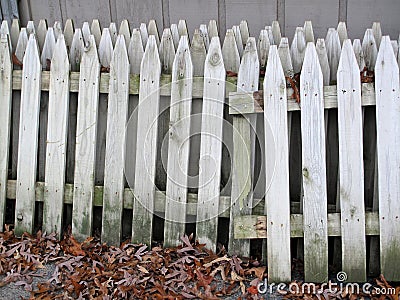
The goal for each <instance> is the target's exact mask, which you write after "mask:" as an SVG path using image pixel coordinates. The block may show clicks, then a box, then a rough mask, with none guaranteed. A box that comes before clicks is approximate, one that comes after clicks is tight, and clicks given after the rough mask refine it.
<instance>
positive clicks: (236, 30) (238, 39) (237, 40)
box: [232, 26, 243, 57]
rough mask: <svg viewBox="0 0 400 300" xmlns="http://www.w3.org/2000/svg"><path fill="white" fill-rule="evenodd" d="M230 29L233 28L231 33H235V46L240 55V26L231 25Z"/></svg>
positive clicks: (241, 44) (241, 46) (241, 51)
mask: <svg viewBox="0 0 400 300" xmlns="http://www.w3.org/2000/svg"><path fill="white" fill-rule="evenodd" d="M232 30H233V33H234V34H235V41H236V47H237V49H238V52H239V56H240V57H242V54H243V40H242V36H241V34H240V28H239V26H233V27H232Z"/></svg>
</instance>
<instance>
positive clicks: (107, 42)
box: [99, 28, 113, 70]
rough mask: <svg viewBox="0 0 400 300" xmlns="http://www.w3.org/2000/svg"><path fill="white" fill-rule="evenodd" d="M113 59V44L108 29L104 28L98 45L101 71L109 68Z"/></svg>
mask: <svg viewBox="0 0 400 300" xmlns="http://www.w3.org/2000/svg"><path fill="white" fill-rule="evenodd" d="M112 57H113V44H112V38H111V34H110V30H109V28H104V29H103V33H102V35H101V39H100V43H99V61H100V65H101V66H102V67H103V69H105V70H107V69H109V68H110V63H111V59H112Z"/></svg>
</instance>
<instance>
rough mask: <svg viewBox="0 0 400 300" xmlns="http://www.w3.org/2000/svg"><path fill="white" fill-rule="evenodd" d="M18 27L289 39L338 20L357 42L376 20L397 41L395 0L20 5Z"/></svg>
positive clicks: (399, 11) (42, 0)
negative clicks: (276, 31)
mask: <svg viewBox="0 0 400 300" xmlns="http://www.w3.org/2000/svg"><path fill="white" fill-rule="evenodd" d="M19 9H20V17H21V22H22V25H25V24H26V23H27V21H28V20H29V19H33V20H34V21H36V22H38V21H39V20H40V19H42V18H46V19H47V20H48V23H49V24H50V25H51V24H53V23H54V21H56V20H62V21H63V22H65V20H66V19H69V18H71V19H73V20H74V21H75V25H76V27H80V26H81V24H82V22H83V21H91V20H92V19H93V18H98V19H99V20H100V23H101V24H102V25H103V26H108V24H109V23H110V21H113V22H116V23H117V24H119V23H120V22H121V20H123V19H128V20H129V22H130V24H131V26H132V27H138V25H139V24H140V23H141V22H145V23H147V22H148V20H149V19H155V20H156V22H157V25H158V28H159V31H161V29H162V28H163V27H168V26H169V25H170V24H171V23H177V22H178V21H179V19H186V21H187V25H188V28H189V32H190V35H191V34H192V33H193V31H194V29H195V28H197V27H198V26H199V24H201V23H206V24H207V23H208V21H209V20H210V19H216V20H217V21H218V24H219V27H220V33H221V32H225V30H226V28H227V27H228V28H230V27H232V25H234V24H239V22H240V21H241V20H243V19H245V20H247V21H248V24H249V28H250V34H251V35H253V36H258V34H259V31H260V29H261V28H263V27H264V26H265V25H267V24H271V22H272V21H273V20H278V21H279V22H280V24H281V27H282V33H283V34H285V35H287V36H288V37H289V38H291V37H292V36H293V34H294V31H295V29H296V27H297V26H302V25H303V24H304V21H305V20H312V22H313V26H314V32H315V35H316V37H325V35H326V32H327V29H328V28H329V27H336V26H337V22H338V20H340V21H347V26H348V32H349V37H350V38H352V39H353V38H362V37H363V34H364V31H365V29H366V28H367V27H371V26H372V22H373V21H380V22H381V25H382V30H383V34H385V35H386V34H389V35H390V36H391V39H397V38H398V36H399V31H400V17H399V15H400V0H248V1H243V0H147V1H140V0H90V1H89V0H20V2H19Z"/></svg>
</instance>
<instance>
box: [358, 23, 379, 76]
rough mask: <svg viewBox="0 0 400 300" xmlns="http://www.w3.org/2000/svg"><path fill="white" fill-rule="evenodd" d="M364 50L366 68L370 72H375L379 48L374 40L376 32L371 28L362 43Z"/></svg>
mask: <svg viewBox="0 0 400 300" xmlns="http://www.w3.org/2000/svg"><path fill="white" fill-rule="evenodd" d="M362 49H363V52H364V60H365V66H366V67H367V69H368V70H370V71H373V70H374V69H375V62H376V57H377V55H378V46H377V44H376V41H375V38H374V32H373V31H372V29H371V28H368V29H367V30H366V31H365V34H364V38H363V41H362Z"/></svg>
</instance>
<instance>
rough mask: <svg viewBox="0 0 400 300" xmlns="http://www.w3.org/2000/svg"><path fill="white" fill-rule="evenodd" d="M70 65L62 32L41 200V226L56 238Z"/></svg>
mask: <svg viewBox="0 0 400 300" xmlns="http://www.w3.org/2000/svg"><path fill="white" fill-rule="evenodd" d="M49 29H50V28H49ZM52 34H53V33H52ZM53 38H54V35H53ZM69 68H70V64H69V60H68V53H67V47H66V44H65V40H64V36H63V34H61V35H60V36H59V37H58V40H57V43H56V44H55V45H54V54H53V56H52V60H51V66H50V86H49V102H48V122H47V124H48V127H47V147H46V164H45V166H46V167H45V188H44V204H43V229H44V230H45V231H46V232H56V233H57V234H58V237H59V238H60V237H61V234H62V228H61V226H62V216H63V207H64V203H63V202H64V189H65V167H66V155H67V152H66V150H67V134H68V115H69Z"/></svg>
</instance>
